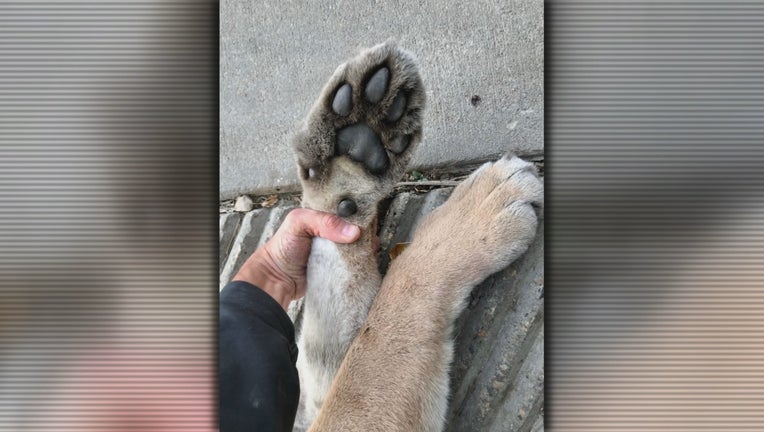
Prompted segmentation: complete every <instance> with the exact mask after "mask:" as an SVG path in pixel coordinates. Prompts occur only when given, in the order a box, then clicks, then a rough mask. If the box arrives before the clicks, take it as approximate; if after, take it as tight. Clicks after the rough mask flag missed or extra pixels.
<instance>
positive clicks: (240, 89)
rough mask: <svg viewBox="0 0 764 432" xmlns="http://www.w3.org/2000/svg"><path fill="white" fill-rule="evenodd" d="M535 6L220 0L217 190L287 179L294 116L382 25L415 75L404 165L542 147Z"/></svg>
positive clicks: (539, 12) (540, 37)
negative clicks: (420, 134) (421, 110)
mask: <svg viewBox="0 0 764 432" xmlns="http://www.w3.org/2000/svg"><path fill="white" fill-rule="evenodd" d="M543 9H544V6H543V2H541V1H540V0H518V1H510V2H503V1H495V0H494V1H483V0H478V1H470V2H462V1H455V0H425V1H423V2H417V3H416V4H413V3H412V4H410V5H404V4H402V3H399V2H384V1H367V2H358V1H346V2H331V1H326V0H319V1H315V2H292V1H272V0H266V1H257V2H255V1H244V0H228V1H224V2H221V9H220V38H221V41H220V196H221V198H223V199H225V198H232V197H235V196H236V195H238V194H241V193H254V194H259V193H265V192H271V191H277V190H292V189H296V188H297V175H296V170H295V168H294V162H293V156H292V152H291V149H290V147H289V137H290V134H291V133H292V132H293V131H294V130H295V125H296V124H298V123H299V121H300V119H301V118H302V117H304V116H305V114H307V112H308V109H309V108H310V106H311V105H312V103H313V101H314V99H315V98H316V97H317V96H318V93H319V91H320V89H321V87H322V86H323V84H324V82H325V81H326V80H327V79H328V77H329V76H330V75H331V73H332V72H333V71H334V69H335V68H336V66H337V65H339V64H340V63H342V62H344V61H345V60H346V59H347V58H349V57H350V56H352V55H355V54H356V53H357V52H358V51H359V50H360V49H361V48H364V47H368V46H371V45H374V44H376V43H379V42H382V41H384V40H386V39H387V38H390V37H393V38H395V39H397V40H398V42H399V43H400V45H401V46H402V47H404V48H406V49H408V50H410V51H412V52H413V53H414V54H415V55H416V56H417V58H418V59H419V63H420V66H421V73H422V77H423V79H424V81H425V85H426V87H427V96H428V107H427V109H426V111H425V127H424V139H423V141H422V143H421V144H420V146H419V148H418V150H417V152H416V155H415V157H414V159H413V161H412V165H411V167H412V168H423V167H432V166H439V165H444V164H458V163H460V162H464V161H468V160H474V159H482V158H486V157H491V156H494V155H499V154H501V153H504V152H506V151H514V152H516V153H518V154H520V155H538V154H540V153H543V149H544V124H543V119H544V79H543V69H544V30H543ZM474 96H477V97H479V100H478V98H475V97H474Z"/></svg>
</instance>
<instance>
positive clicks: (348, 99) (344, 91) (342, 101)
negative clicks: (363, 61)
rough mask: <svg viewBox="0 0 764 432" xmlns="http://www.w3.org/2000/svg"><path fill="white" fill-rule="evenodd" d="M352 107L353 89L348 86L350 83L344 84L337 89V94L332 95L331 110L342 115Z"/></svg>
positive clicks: (347, 112) (348, 112)
mask: <svg viewBox="0 0 764 432" xmlns="http://www.w3.org/2000/svg"><path fill="white" fill-rule="evenodd" d="M352 107H353V89H351V88H350V84H345V85H343V86H342V87H340V89H339V90H337V94H336V95H334V100H333V101H332V111H334V112H335V113H336V114H337V115H340V116H342V117H345V116H347V115H348V114H350V109H351V108H352Z"/></svg>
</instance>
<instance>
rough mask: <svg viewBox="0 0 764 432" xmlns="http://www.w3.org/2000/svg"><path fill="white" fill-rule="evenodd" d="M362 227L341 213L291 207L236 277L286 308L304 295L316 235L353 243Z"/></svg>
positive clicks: (336, 241) (235, 278) (334, 240)
mask: <svg viewBox="0 0 764 432" xmlns="http://www.w3.org/2000/svg"><path fill="white" fill-rule="evenodd" d="M360 235H361V229H360V228H359V227H358V226H356V225H353V224H350V223H347V222H345V221H344V220H342V219H341V218H340V217H339V216H337V215H335V214H331V213H325V212H320V211H316V210H311V209H305V208H300V209H295V210H292V211H291V212H290V213H289V214H288V215H287V216H286V218H285V219H284V222H283V223H282V224H281V227H279V229H278V231H276V234H274V235H273V237H272V238H271V239H270V240H268V242H267V243H266V244H265V245H264V246H263V247H261V248H260V249H258V250H256V251H255V253H253V254H252V256H250V257H249V258H248V259H247V261H245V262H244V264H243V265H242V266H241V269H239V272H238V273H236V276H234V277H233V280H235V281H236V280H238V281H245V282H249V283H251V284H253V285H256V286H257V287H259V288H260V289H262V290H263V291H265V292H266V293H268V295H270V296H271V297H273V298H274V299H275V300H276V301H277V302H279V304H281V306H282V307H283V308H284V310H286V309H287V307H289V303H290V302H291V301H292V300H297V299H299V298H301V297H302V296H304V295H305V287H306V285H307V281H306V275H305V269H306V268H307V266H308V256H309V255H310V245H311V241H312V239H313V237H323V238H325V239H327V240H331V241H333V242H335V243H352V242H354V241H356V240H357V239H358V237H360Z"/></svg>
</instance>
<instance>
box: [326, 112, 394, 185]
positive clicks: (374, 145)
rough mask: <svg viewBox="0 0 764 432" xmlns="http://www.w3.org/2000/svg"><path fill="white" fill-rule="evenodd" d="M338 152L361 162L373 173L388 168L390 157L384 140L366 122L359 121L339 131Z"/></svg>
mask: <svg viewBox="0 0 764 432" xmlns="http://www.w3.org/2000/svg"><path fill="white" fill-rule="evenodd" d="M336 153H337V154H338V155H347V156H349V157H350V159H353V160H354V161H356V162H361V163H362V164H364V165H366V168H368V169H369V171H371V173H372V174H382V173H384V172H385V169H387V164H388V159H387V154H386V153H385V148H384V147H383V146H382V141H381V140H380V139H379V135H377V134H376V133H375V132H374V131H373V130H372V129H371V128H370V127H369V126H368V125H366V124H364V123H357V124H354V125H352V126H348V127H346V128H343V129H340V130H339V132H337V146H336Z"/></svg>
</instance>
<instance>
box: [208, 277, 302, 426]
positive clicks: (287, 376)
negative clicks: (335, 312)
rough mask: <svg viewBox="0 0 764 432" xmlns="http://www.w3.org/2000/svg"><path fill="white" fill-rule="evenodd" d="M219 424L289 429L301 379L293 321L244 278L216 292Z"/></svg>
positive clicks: (292, 420)
mask: <svg viewBox="0 0 764 432" xmlns="http://www.w3.org/2000/svg"><path fill="white" fill-rule="evenodd" d="M219 355H220V358H219V369H220V382H219V388H220V430H221V432H234V431H258V432H270V431H291V430H292V425H293V423H294V418H295V414H296V413H297V404H298V402H299V395H300V382H299V379H298V377H297V368H296V367H295V362H296V361H297V345H296V344H295V340H294V326H293V325H292V321H291V320H290V319H289V316H288V315H287V314H286V312H284V309H283V308H282V307H281V305H279V304H278V302H276V300H274V299H273V298H272V297H271V296H269V295H268V294H266V293H265V292H264V291H262V290H261V289H260V288H257V287H256V286H254V285H252V284H249V283H247V282H240V281H237V282H231V283H229V284H228V285H226V287H225V288H223V291H221V292H220V340H219Z"/></svg>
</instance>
